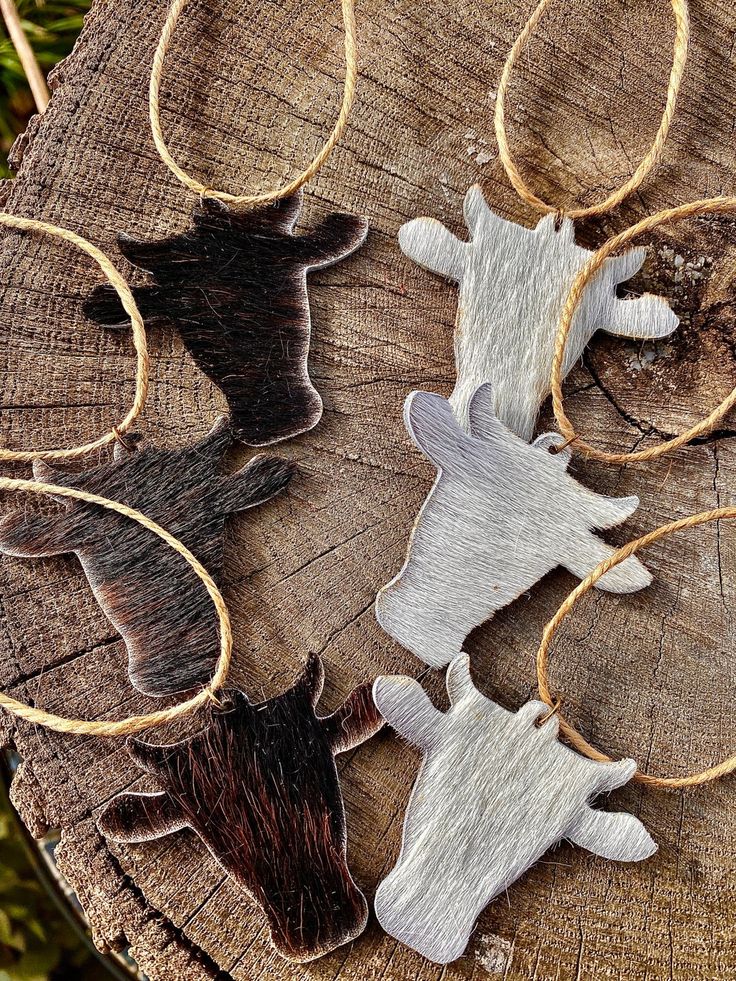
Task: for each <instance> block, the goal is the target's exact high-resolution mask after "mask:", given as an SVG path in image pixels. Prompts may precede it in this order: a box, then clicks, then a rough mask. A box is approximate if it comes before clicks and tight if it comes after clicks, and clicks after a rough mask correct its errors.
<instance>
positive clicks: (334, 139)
mask: <svg viewBox="0 0 736 981" xmlns="http://www.w3.org/2000/svg"><path fill="white" fill-rule="evenodd" d="M186 2H187V0H173V2H172V4H171V6H170V7H169V13H168V16H167V17H166V21H165V23H164V26H163V29H162V31H161V37H160V39H159V42H158V47H157V48H156V53H155V54H154V56H153V66H152V68H151V80H150V84H149V90H148V111H149V118H150V121H151V134H152V136H153V142H154V143H155V144H156V149H157V150H158V152H159V156H160V157H161V159H162V160H163V162H164V163H165V164H166V166H167V167H168V168H169V170H170V171H171V173H172V174H174V176H175V177H176V178H177V179H178V180H179V181H181V183H182V184H184V186H185V187H188V188H189V190H190V191H194V192H195V193H196V194H200V195H202V196H203V197H209V198H217V199H218V200H219V201H225V202H226V203H228V204H234V205H244V206H254V205H260V204H271V203H273V202H275V201H280V200H282V199H283V198H287V197H289V196H290V195H292V194H294V193H295V192H296V191H298V190H299V188H300V187H303V186H304V185H305V184H306V183H307V182H308V181H310V180H311V179H312V177H314V176H315V174H316V173H317V171H318V170H319V169H320V168H321V167H322V164H324V162H325V161H326V160H327V158H328V157H329V155H330V154H331V153H332V151H333V150H334V148H335V146H336V145H337V143H338V142H339V141H340V139H341V137H342V135H343V133H344V131H345V128H346V126H347V124H348V119H349V117H350V111H351V109H352V107H353V102H354V101H355V87H356V83H357V78H358V51H357V45H356V40H355V8H354V3H353V0H342V17H343V24H344V29H345V84H344V86H343V96H342V104H341V106H340V112H339V115H338V117H337V122H336V123H335V126H334V128H333V130H332V132H331V133H330V135H329V136H328V138H327V140H326V141H325V142H324V144H323V146H322V149H321V150H320V151H319V153H318V154H317V155H316V156H315V157H314V159H313V160H312V162H311V163H310V164H309V166H308V167H307V168H306V169H305V170H303V171H302V172H301V173H300V174H298V175H297V176H296V177H295V178H294V179H293V180H291V181H289V183H288V184H286V185H285V186H284V187H281V188H277V189H276V190H273V191H265V192H264V193H262V194H228V193H227V192H226V191H218V190H214V189H213V188H211V187H209V185H207V184H203V183H202V182H201V181H198V180H197V179H196V178H195V177H191V176H190V175H189V174H187V172H186V171H185V170H183V168H182V167H180V166H179V164H178V163H177V162H176V161H175V160H174V158H173V156H172V155H171V151H170V150H169V147H168V145H167V143H166V140H165V139H164V135H163V130H162V129H161V105H160V96H161V79H162V76H163V70H164V59H165V57H166V53H167V51H168V50H169V45H170V44H171V38H172V36H173V34H174V30H175V28H176V24H177V21H178V20H179V15H180V14H181V12H182V9H183V7H184V5H185V4H186Z"/></svg>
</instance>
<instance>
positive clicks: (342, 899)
mask: <svg viewBox="0 0 736 981" xmlns="http://www.w3.org/2000/svg"><path fill="white" fill-rule="evenodd" d="M322 681H323V670H322V663H321V661H320V659H319V658H318V657H317V656H316V655H313V656H312V657H310V659H309V661H308V663H307V665H306V668H305V671H304V673H303V675H302V677H301V678H300V679H299V681H298V682H297V683H296V684H295V685H294V686H293V687H292V688H291V689H289V690H288V691H286V692H284V693H283V694H282V695H279V696H278V697H276V698H273V699H270V700H268V701H266V702H261V703H260V704H257V705H253V704H251V703H250V702H249V701H248V699H247V698H246V696H245V695H244V694H243V693H242V692H241V691H237V690H231V691H228V692H226V693H224V695H223V698H224V699H226V700H227V702H228V704H227V707H226V708H225V709H224V710H222V711H219V710H212V711H211V713H210V717H209V722H208V725H207V727H206V728H205V729H204V730H203V731H202V732H201V733H200V734H199V735H197V736H194V737H193V738H192V739H187V740H184V741H183V742H180V743H176V744H174V745H172V746H151V745H149V744H146V743H142V742H141V741H139V740H135V739H133V740H130V741H129V749H130V752H131V754H132V756H133V758H134V759H135V761H136V763H137V764H138V765H139V766H140V767H141V768H142V769H144V770H146V771H147V772H148V773H150V774H152V775H153V776H155V777H156V779H157V781H158V782H159V783H160V785H161V786H162V788H164V789H163V792H162V793H160V794H156V795H142V794H122V795H121V796H120V797H117V798H116V799H115V800H114V801H112V803H111V804H110V805H109V806H108V807H107V808H106V809H105V811H103V813H102V815H101V817H100V819H99V822H98V823H99V827H100V829H101V830H102V831H103V833H104V834H105V835H107V836H108V837H109V838H112V839H114V840H116V841H124V842H140V841H147V840H150V839H152V838H158V837H162V836H164V835H167V834H170V833H172V832H173V831H176V830H179V829H180V828H184V827H189V828H192V829H193V830H194V831H195V832H196V833H197V834H198V835H199V837H200V838H201V839H202V841H204V843H205V844H206V845H207V847H208V849H209V850H210V852H211V853H212V854H213V855H214V857H215V858H216V859H217V861H218V862H219V863H220V864H221V865H222V866H223V868H224V869H225V870H226V871H227V873H228V874H229V875H230V876H232V878H233V879H234V880H235V881H236V882H237V883H238V884H239V885H240V886H241V887H242V888H243V889H245V890H246V891H247V892H248V893H249V894H250V895H251V896H252V897H253V898H254V899H255V900H256V901H257V902H258V903H259V905H260V906H261V907H262V909H263V910H264V912H265V913H266V915H267V917H268V920H269V924H270V927H271V936H272V940H273V943H274V945H275V946H276V948H277V949H278V950H279V952H280V953H281V954H282V955H283V956H284V957H287V958H288V959H290V960H293V961H308V960H312V959H313V958H315V957H319V956H320V955H322V954H325V953H327V952H328V951H330V950H332V949H333V948H335V947H337V946H339V945H340V944H343V943H347V942H348V941H350V940H352V939H354V938H355V937H357V936H358V935H359V934H360V933H361V932H362V930H363V928H364V927H365V923H366V919H367V915H368V907H367V904H366V901H365V898H364V897H363V895H362V893H361V892H360V890H359V889H358V888H357V886H356V885H355V882H354V881H353V878H352V876H351V874H350V870H349V869H348V865H347V857H346V828H345V812H344V808H343V803H342V796H341V793H340V785H339V781H338V775H337V769H336V767H335V762H334V754H335V753H337V752H344V751H345V750H348V749H351V748H353V747H354V746H357V745H358V744H359V743H361V742H363V741H364V740H366V739H368V738H369V737H370V736H371V735H373V733H375V732H376V731H377V730H378V729H379V728H380V727H381V725H382V720H381V717H380V715H379V713H378V711H377V710H376V708H375V706H374V703H373V699H372V696H371V691H370V688H369V687H368V686H367V685H364V686H361V687H360V688H357V689H355V691H353V692H352V694H351V695H350V696H349V697H348V698H347V700H346V701H345V703H344V704H343V706H342V707H341V708H340V709H338V711H337V712H335V713H334V714H333V715H330V716H326V717H320V716H318V715H317V714H316V712H315V706H316V704H317V700H318V699H319V696H320V693H321V690H322Z"/></svg>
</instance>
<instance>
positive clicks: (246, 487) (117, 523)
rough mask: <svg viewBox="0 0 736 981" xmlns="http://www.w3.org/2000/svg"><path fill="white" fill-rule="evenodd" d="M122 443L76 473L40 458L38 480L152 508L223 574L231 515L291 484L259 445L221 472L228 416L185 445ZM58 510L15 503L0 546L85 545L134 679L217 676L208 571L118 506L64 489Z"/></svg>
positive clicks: (20, 551) (25, 550) (179, 688)
mask: <svg viewBox="0 0 736 981" xmlns="http://www.w3.org/2000/svg"><path fill="white" fill-rule="evenodd" d="M125 439H126V442H128V441H129V442H130V444H131V447H132V448H131V450H130V451H128V450H125V449H123V447H122V446H119V445H116V447H115V451H114V456H113V460H112V461H111V462H110V463H107V464H103V465H102V466H98V467H95V468H93V469H90V470H85V471H83V472H82V473H70V472H69V471H68V470H60V469H57V468H55V467H54V468H52V467H50V466H48V465H47V464H45V463H40V462H35V463H34V465H33V473H34V476H35V477H36V479H37V480H42V481H45V482H46V483H52V484H61V485H63V486H65V487H77V488H81V489H83V490H86V491H90V492H92V493H94V494H100V495H102V496H103V497H107V498H110V499H112V500H114V501H119V502H121V503H123V504H127V505H129V506H130V507H133V508H136V509H137V510H139V511H142V512H143V513H144V514H145V515H146V516H147V517H149V518H151V519H152V520H153V521H155V522H157V523H158V524H160V525H161V526H162V527H163V528H165V529H166V530H167V531H169V532H171V534H172V535H174V536H175V537H176V538H178V539H179V540H180V541H182V542H183V543H184V544H185V545H186V546H187V547H188V548H189V549H190V551H191V552H193V554H194V555H195V556H196V557H197V558H198V559H199V561H200V562H201V563H202V564H203V565H204V567H205V568H206V569H207V570H208V572H209V573H210V574H211V575H212V576H214V577H215V578H218V576H219V575H220V572H221V568H222V559H223V543H222V540H223V532H224V527H225V520H226V518H227V517H228V515H231V514H234V513H235V512H237V511H242V510H244V509H245V508H250V507H253V506H254V505H256V504H261V503H263V502H264V501H267V500H269V498H271V497H273V496H274V495H275V494H277V493H278V492H279V491H280V490H282V489H283V488H284V487H286V485H287V483H288V482H289V479H290V477H291V473H292V470H293V465H292V464H291V463H289V462H288V461H286V460H282V459H280V458H278V457H269V456H264V455H259V456H256V457H254V458H253V459H252V460H250V461H249V463H247V464H246V465H245V466H244V467H243V468H242V469H241V470H238V471H237V472H236V473H233V474H222V473H221V465H222V460H223V457H224V455H225V453H226V451H227V449H228V447H229V446H230V444H231V442H232V432H231V429H230V426H229V424H228V422H227V420H226V419H221V420H220V421H219V422H218V423H217V424H216V425H215V427H214V428H213V430H212V431H211V432H210V433H209V435H207V436H206V437H205V438H204V439H203V440H201V441H200V442H197V443H194V444H192V445H190V446H188V447H185V448H183V449H176V450H164V449H157V448H156V447H153V446H148V447H139V446H138V444H139V441H140V437H139V436H137V435H136V434H132V435H131V434H127V435H126V437H125ZM59 501H60V503H62V504H63V508H62V509H61V510H59V511H58V512H57V513H54V514H43V515H41V514H34V513H32V512H29V511H15V512H13V513H11V514H9V515H7V516H6V517H5V518H3V519H2V520H1V521H0V552H4V553H5V554H6V555H15V556H20V557H24V558H36V557H41V556H48V555H63V554H66V553H72V552H73V553H75V554H76V556H77V557H78V559H79V561H80V562H81V564H82V568H83V569H84V572H85V575H86V576H87V579H88V581H89V584H90V586H91V587H92V591H93V592H94V594H95V597H96V599H97V602H98V603H99V604H100V606H101V607H102V609H103V611H104V612H105V615H106V616H107V618H108V619H109V620H110V622H111V623H112V624H113V625H114V627H115V629H116V630H117V631H119V633H120V634H121V636H122V637H123V639H124V640H125V644H126V647H127V649H128V670H129V675H130V680H131V682H132V684H133V685H134V686H135V687H136V688H137V689H138V690H139V691H141V692H143V693H144V694H145V695H151V696H154V697H163V696H166V695H171V694H174V693H177V692H183V691H188V690H190V689H192V688H194V687H196V686H197V685H200V684H204V683H206V682H207V680H208V679H209V677H210V675H211V673H212V671H213V669H214V666H215V664H216V662H217V658H218V654H219V646H220V645H219V635H218V626H217V617H216V615H215V612H214V609H213V607H212V602H211V600H210V598H209V595H208V593H207V591H206V590H205V589H204V587H203V586H202V583H201V582H200V580H199V579H198V577H197V576H196V575H195V574H194V572H193V571H192V570H191V568H190V567H189V566H188V565H187V564H186V563H185V562H184V560H183V559H182V557H181V556H180V555H177V554H176V552H174V551H173V550H172V549H171V548H169V546H168V545H166V543H165V542H162V541H160V540H159V539H157V538H155V537H154V536H153V535H151V533H150V531H147V530H146V529H145V528H143V527H141V526H140V525H139V524H137V523H136V522H134V521H130V520H128V519H127V518H125V517H123V516H122V515H120V514H117V513H116V512H114V511H108V510H106V509H103V508H99V507H96V506H95V505H92V504H86V503H84V502H82V501H71V500H69V499H67V498H61V497H60V498H59Z"/></svg>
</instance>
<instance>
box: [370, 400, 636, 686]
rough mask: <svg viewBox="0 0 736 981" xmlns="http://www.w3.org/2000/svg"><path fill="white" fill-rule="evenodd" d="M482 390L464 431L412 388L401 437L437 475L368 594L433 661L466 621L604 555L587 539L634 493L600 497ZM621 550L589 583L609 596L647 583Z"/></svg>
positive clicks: (385, 618) (444, 658) (448, 655)
mask: <svg viewBox="0 0 736 981" xmlns="http://www.w3.org/2000/svg"><path fill="white" fill-rule="evenodd" d="M493 405H494V398H493V389H492V386H491V385H488V384H486V385H481V387H480V388H479V389H478V391H477V392H476V393H475V394H474V395H473V397H472V398H471V400H470V403H469V405H468V426H469V430H470V431H469V432H466V431H465V429H463V427H462V426H461V425H460V423H459V421H458V420H457V418H456V417H455V415H454V413H453V411H452V408H451V406H450V403H449V402H448V401H447V400H446V399H444V398H442V397H441V396H440V395H433V394H431V393H429V392H412V393H411V394H410V395H409V397H408V398H407V400H406V403H405V406H404V421H405V424H406V428H407V430H408V432H409V435H410V436H411V438H412V439H413V441H414V443H415V444H416V445H417V446H418V447H419V449H420V450H421V451H422V452H423V453H424V455H425V456H427V457H428V458H429V459H430V460H431V461H432V463H433V464H434V465H435V467H436V468H437V470H438V475H437V479H436V480H435V483H434V486H433V488H432V490H431V491H430V493H429V496H428V497H427V499H426V501H425V502H424V504H423V505H422V508H421V510H420V512H419V514H418V516H417V519H416V522H415V524H414V529H413V531H412V533H411V536H410V540H409V550H408V554H407V558H406V561H405V563H404V567H403V568H402V570H401V571H400V572H399V574H398V575H397V576H396V578H395V579H394V580H393V581H392V582H390V583H389V584H388V585H387V586H384V588H383V589H382V590H381V591H380V592H379V594H378V598H377V600H376V616H377V617H378V621H379V623H380V624H381V626H382V627H383V629H384V630H385V631H386V632H387V633H389V634H390V635H391V636H392V637H394V638H395V639H396V640H398V641H399V643H400V644H402V645H403V646H404V647H406V648H407V649H408V650H410V651H412V653H414V654H416V656H417V657H419V658H421V659H422V660H423V661H425V662H426V663H427V664H430V665H432V666H433V667H442V666H443V665H445V664H448V663H449V662H450V661H451V660H452V659H453V658H454V657H455V656H456V655H457V654H458V653H459V652H460V650H461V648H462V645H463V642H464V641H465V638H466V637H467V636H468V634H469V633H470V632H471V630H473V629H474V628H475V627H477V626H479V625H480V624H481V623H483V622H484V621H485V620H488V619H489V618H490V617H492V616H493V615H494V613H496V612H497V611H498V610H500V609H502V607H504V606H507V605H508V604H509V603H512V602H513V601H514V600H515V599H517V598H518V597H519V596H521V594H522V593H525V592H526V591H527V590H528V589H531V587H532V586H533V585H534V584H535V583H537V582H539V580H540V579H541V578H542V577H543V576H545V575H547V573H548V572H551V571H552V569H554V568H556V567H557V566H563V567H564V568H565V569H568V570H569V571H570V572H571V573H572V574H573V575H574V576H578V577H579V578H580V579H583V578H585V576H587V575H588V574H589V573H590V572H592V571H593V569H594V568H595V567H596V566H597V565H598V563H599V562H602V561H603V559H606V558H608V557H609V556H610V555H612V554H613V549H612V548H611V547H610V546H609V545H607V544H606V543H605V542H604V541H602V540H601V539H600V538H598V536H597V535H595V534H594V529H605V528H612V527H614V526H615V525H618V524H620V523H621V522H622V521H624V520H625V519H626V518H628V517H629V515H630V514H632V513H633V512H634V511H635V510H636V508H637V507H638V505H639V499H638V498H637V497H604V496H603V495H602V494H596V493H595V492H594V491H592V490H588V488H587V487H584V486H583V485H582V484H580V483H578V481H576V480H575V479H574V478H573V477H571V476H570V474H569V473H568V472H567V466H568V463H569V462H570V452H569V450H567V449H563V450H562V451H559V452H556V453H551V452H550V448H553V447H555V446H559V444H560V443H561V442H562V437H561V436H558V435H556V434H554V433H546V434H544V435H542V436H539V437H538V438H537V439H536V440H535V441H534V443H531V444H529V443H526V442H525V441H524V440H523V439H520V438H519V437H518V436H516V435H514V433H512V432H511V431H510V430H509V429H507V428H506V426H505V425H504V424H503V423H502V422H501V421H500V420H499V419H498V418H497V416H496V414H495V412H494V408H493ZM650 582H651V576H650V574H649V572H648V571H647V570H646V569H645V568H644V566H643V565H642V564H641V563H640V562H639V560H638V559H637V558H636V557H634V556H631V557H629V558H628V559H626V561H625V562H622V563H621V564H620V565H618V566H616V568H614V569H611V570H610V571H609V572H607V573H606V575H605V576H603V577H602V578H601V580H600V582H599V583H598V585H599V587H600V588H601V589H606V590H608V591H609V592H612V593H630V592H635V591H636V590H638V589H642V588H643V587H645V586H648V585H649V583H650Z"/></svg>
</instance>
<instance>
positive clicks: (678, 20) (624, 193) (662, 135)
mask: <svg viewBox="0 0 736 981" xmlns="http://www.w3.org/2000/svg"><path fill="white" fill-rule="evenodd" d="M551 3H552V0H541V2H540V3H539V4H538V6H537V8H536V9H535V11H534V13H533V14H532V15H531V17H530V18H529V20H528V21H527V22H526V24H525V26H524V29H523V30H522V32H521V34H520V35H519V36H518V37H517V39H516V41H515V42H514V45H513V47H512V48H511V51H510V52H509V54H508V57H507V59H506V64H505V65H504V67H503V72H502V74H501V81H500V82H499V86H498V93H497V96H496V110H495V114H494V127H495V130H496V140H497V142H498V155H499V159H500V160H501V163H502V165H503V169H504V170H505V171H506V175H507V177H508V179H509V181H510V182H511V184H512V185H513V187H514V189H515V190H516V192H517V194H519V196H520V197H521V198H522V199H523V200H524V201H526V203H527V204H529V205H531V206H532V207H533V208H536V209H537V211H542V212H545V213H552V212H554V213H556V214H560V213H561V210H560V208H559V207H558V206H557V205H552V204H548V203H547V202H546V201H543V200H542V198H540V197H539V196H538V195H537V194H535V193H534V192H533V191H532V190H530V189H529V187H528V186H527V184H526V182H525V181H524V178H523V177H522V176H521V173H520V171H519V168H518V167H517V165H516V163H515V161H514V158H513V157H512V155H511V150H510V149H509V141H508V137H507V135H506V95H507V92H508V87H509V83H510V81H511V74H512V72H513V69H514V66H515V65H516V62H517V60H518V58H519V55H520V54H521V52H522V50H523V49H524V47H525V45H526V43H527V41H528V40H529V38H530V37H531V35H532V34H533V33H534V31H535V30H536V27H537V24H538V23H539V21H540V19H541V18H542V15H543V14H544V12H545V11H546V10H547V8H548V7H549V5H550V4H551ZM672 12H673V14H674V17H675V25H676V34H675V44H674V52H673V56H672V70H671V71H670V78H669V85H668V87H667V99H666V102H665V107H664V112H663V114H662V120H661V122H660V124H659V129H658V130H657V134H656V136H655V138H654V142H653V143H652V145H651V147H650V149H649V150H648V152H647V153H646V155H645V156H644V158H643V159H642V161H641V163H640V164H639V166H638V167H637V168H636V170H635V171H634V173H633V174H632V175H631V177H630V178H629V179H628V180H627V181H626V182H625V183H624V184H622V185H621V187H619V188H618V189H617V190H616V191H614V192H613V193H612V194H610V195H609V196H608V197H607V198H606V199H605V200H604V201H601V202H599V203H598V204H594V205H590V206H589V207H587V208H574V209H572V210H571V211H567V212H565V214H566V216H567V217H568V218H589V217H592V216H594V215H602V214H605V212H607V211H611V210H612V209H613V208H616V207H618V205H619V204H621V202H622V201H623V200H624V199H625V198H626V197H628V195H629V194H631V193H632V192H633V191H635V190H636V189H637V188H638V187H639V186H640V185H641V183H642V182H643V181H644V179H645V178H646V177H647V175H648V174H649V172H650V171H651V170H652V169H653V168H654V167H655V166H656V165H657V164H658V162H659V160H660V158H661V156H662V151H663V149H664V144H665V141H666V140H667V134H668V133H669V129H670V125H671V123H672V118H673V116H674V114H675V106H676V104H677V96H678V93H679V91H680V83H681V82H682V76H683V72H684V70H685V62H686V61H687V49H688V44H689V40H690V19H689V14H688V5H687V0H672Z"/></svg>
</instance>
